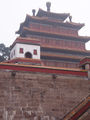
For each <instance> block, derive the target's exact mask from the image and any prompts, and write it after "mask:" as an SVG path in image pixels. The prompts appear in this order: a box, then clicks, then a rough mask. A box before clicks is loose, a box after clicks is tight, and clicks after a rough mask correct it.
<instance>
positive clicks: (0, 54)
mask: <svg viewBox="0 0 90 120" xmlns="http://www.w3.org/2000/svg"><path fill="white" fill-rule="evenodd" d="M9 55H10V48H9V47H6V46H5V45H4V44H3V43H2V44H0V62H2V61H5V60H8V59H9Z"/></svg>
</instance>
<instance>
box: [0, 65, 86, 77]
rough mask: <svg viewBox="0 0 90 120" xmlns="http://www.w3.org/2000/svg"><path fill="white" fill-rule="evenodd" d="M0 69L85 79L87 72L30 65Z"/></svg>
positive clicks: (7, 66)
mask: <svg viewBox="0 0 90 120" xmlns="http://www.w3.org/2000/svg"><path fill="white" fill-rule="evenodd" d="M0 69H8V70H16V71H28V72H40V73H55V74H65V75H74V76H82V77H87V76H88V73H87V71H77V70H76V71H75V70H69V69H57V68H56V69H55V68H53V67H52V68H51V67H42V66H32V65H19V64H18V65H14V64H0Z"/></svg>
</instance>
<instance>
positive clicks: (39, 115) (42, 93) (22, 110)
mask: <svg viewBox="0 0 90 120" xmlns="http://www.w3.org/2000/svg"><path fill="white" fill-rule="evenodd" d="M89 94H90V81H89V80H87V78H82V77H72V76H62V75H53V74H42V73H41V74H40V73H30V72H28V73H26V72H18V71H15V72H13V71H5V70H0V120H62V119H63V117H64V116H65V115H66V114H67V113H68V112H70V111H71V110H72V109H73V108H74V107H75V106H77V105H78V104H79V103H80V102H81V101H82V100H83V99H84V98H85V97H87V96H88V95H89Z"/></svg>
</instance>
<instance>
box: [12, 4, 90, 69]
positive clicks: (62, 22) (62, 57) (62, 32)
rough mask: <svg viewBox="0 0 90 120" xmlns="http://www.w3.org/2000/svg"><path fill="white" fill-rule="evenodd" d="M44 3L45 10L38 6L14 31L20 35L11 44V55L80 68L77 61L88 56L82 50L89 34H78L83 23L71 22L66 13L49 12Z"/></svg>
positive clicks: (89, 38)
mask: <svg viewBox="0 0 90 120" xmlns="http://www.w3.org/2000/svg"><path fill="white" fill-rule="evenodd" d="M46 5H47V11H44V10H42V9H39V11H38V12H37V14H36V13H35V9H33V10H32V12H33V16H30V15H26V19H25V21H24V22H23V23H21V24H20V28H19V30H18V31H17V32H16V33H17V34H19V37H18V38H17V39H16V40H15V41H14V43H13V45H12V46H11V54H10V58H11V59H15V58H32V59H39V60H41V61H42V63H43V65H44V66H55V67H65V68H79V67H80V60H81V59H83V58H85V57H88V56H90V52H89V51H87V50H86V49H85V43H86V42H88V41H89V40H90V37H86V36H79V35H78V31H79V30H80V29H81V28H82V27H83V26H84V24H81V23H74V22H72V17H71V16H70V14H69V13H53V12H51V11H50V6H51V3H49V2H48V3H47V4H46ZM67 18H68V19H69V21H66V19H67Z"/></svg>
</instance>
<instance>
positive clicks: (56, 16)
mask: <svg viewBox="0 0 90 120" xmlns="http://www.w3.org/2000/svg"><path fill="white" fill-rule="evenodd" d="M69 15H70V14H69V13H53V12H47V11H44V10H42V9H39V11H38V13H37V15H36V16H38V17H49V18H53V19H59V20H60V21H64V20H65V19H66V18H67V17H68V16H69Z"/></svg>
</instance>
